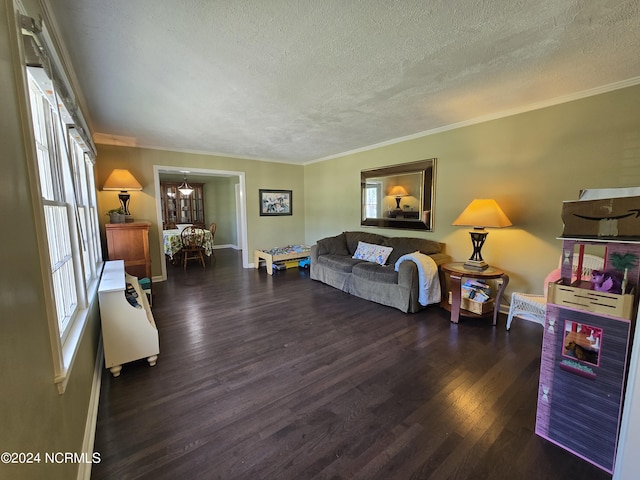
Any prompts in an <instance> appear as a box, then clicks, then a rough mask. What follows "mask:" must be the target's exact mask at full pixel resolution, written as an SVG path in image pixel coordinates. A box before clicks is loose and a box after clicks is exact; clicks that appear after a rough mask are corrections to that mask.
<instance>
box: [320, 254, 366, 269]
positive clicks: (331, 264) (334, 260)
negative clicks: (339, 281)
mask: <svg viewBox="0 0 640 480" xmlns="http://www.w3.org/2000/svg"><path fill="white" fill-rule="evenodd" d="M359 263H366V262H363V261H362V260H357V259H355V258H351V257H350V256H348V255H320V256H319V257H318V265H321V266H323V267H326V268H330V269H331V270H336V271H338V272H346V273H349V272H351V269H352V268H353V266H354V265H357V264H359Z"/></svg>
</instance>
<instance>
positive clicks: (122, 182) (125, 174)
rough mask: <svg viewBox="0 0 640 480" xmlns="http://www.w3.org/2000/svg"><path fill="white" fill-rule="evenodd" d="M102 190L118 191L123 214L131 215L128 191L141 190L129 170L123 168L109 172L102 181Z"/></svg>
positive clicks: (140, 186)
mask: <svg viewBox="0 0 640 480" xmlns="http://www.w3.org/2000/svg"><path fill="white" fill-rule="evenodd" d="M102 190H106V191H110V190H112V191H119V192H120V193H119V194H118V199H119V200H120V205H121V208H122V210H123V211H124V214H125V215H127V216H129V217H131V213H129V198H130V195H129V193H128V191H130V190H132V191H140V190H142V185H140V183H139V182H138V181H137V180H136V179H135V177H134V176H133V175H131V172H129V170H126V169H124V168H116V169H114V170H113V172H111V174H110V175H109V176H108V177H107V180H106V181H105V182H104V186H103V187H102Z"/></svg>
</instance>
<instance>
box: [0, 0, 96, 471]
mask: <svg viewBox="0 0 640 480" xmlns="http://www.w3.org/2000/svg"><path fill="white" fill-rule="evenodd" d="M23 3H24V4H25V7H26V8H27V11H28V12H29V14H30V15H32V16H34V17H37V16H38V15H39V10H38V2H29V1H24V2H23ZM14 22H15V18H14V16H13V7H12V2H10V1H5V2H3V3H2V8H0V90H1V91H2V98H3V100H2V109H0V145H1V151H2V154H1V155H0V170H1V171H2V175H0V202H2V205H4V206H5V207H4V208H2V209H0V220H1V222H2V225H3V227H4V228H5V233H6V235H3V239H2V248H0V265H2V275H0V298H1V300H0V365H2V368H1V369H0V385H2V393H0V452H34V453H35V452H39V453H40V454H41V455H42V456H43V458H44V454H45V452H77V453H81V451H82V442H83V436H84V430H85V422H86V420H87V412H88V408H89V400H90V395H91V386H92V380H93V368H94V364H95V359H96V353H97V345H98V334H99V328H100V326H99V325H100V324H99V319H98V312H97V301H96V302H95V303H94V304H93V306H92V310H91V314H90V318H89V323H88V326H87V329H86V330H85V334H84V336H83V338H82V340H81V343H80V347H79V350H78V353H77V357H76V360H75V363H74V366H73V370H72V371H71V373H70V378H69V383H68V385H67V388H66V391H65V393H64V394H62V395H60V394H58V390H57V387H56V385H55V383H54V369H53V359H52V353H51V343H50V337H49V328H48V323H47V317H46V311H45V306H44V299H45V297H46V295H47V294H48V292H47V291H46V287H45V285H44V282H43V276H42V275H43V274H42V269H41V264H44V265H46V264H47V262H48V259H47V258H43V257H41V256H40V252H39V249H38V242H37V238H36V228H37V225H38V220H37V219H36V216H35V215H34V204H33V200H32V197H31V188H30V182H29V171H28V166H27V165H28V160H27V154H26V151H25V145H26V143H25V139H24V137H23V133H22V132H23V126H24V124H23V123H22V119H21V115H20V102H22V103H23V105H22V106H24V98H23V97H24V93H23V88H22V85H21V83H18V82H22V81H23V80H22V78H17V77H16V75H15V72H14V71H15V70H16V68H17V69H18V70H19V67H17V64H16V63H15V62H17V60H15V58H13V57H12V51H11V49H10V45H11V44H12V43H15V42H14V40H15V32H14V30H13V27H12V25H13V24H14ZM10 25H11V28H10ZM94 300H95V299H94ZM77 471H78V464H73V463H67V464H60V465H53V464H46V463H45V462H44V459H43V461H42V462H41V463H39V464H30V465H14V464H9V465H8V464H4V463H0V478H3V479H4V478H7V479H9V478H11V479H43V478H46V479H49V480H56V479H59V480H68V479H70V478H75V477H76V474H77Z"/></svg>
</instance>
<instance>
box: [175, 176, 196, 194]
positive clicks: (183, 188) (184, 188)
mask: <svg viewBox="0 0 640 480" xmlns="http://www.w3.org/2000/svg"><path fill="white" fill-rule="evenodd" d="M183 173H184V182H182V183H181V184H180V186H179V187H178V191H179V192H180V193H181V194H182V195H186V196H187V197H188V196H189V195H191V194H192V193H193V187H192V186H191V185H189V183H187V173H189V172H183Z"/></svg>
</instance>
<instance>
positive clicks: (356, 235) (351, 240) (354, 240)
mask: <svg viewBox="0 0 640 480" xmlns="http://www.w3.org/2000/svg"><path fill="white" fill-rule="evenodd" d="M344 235H345V238H346V239H347V249H348V250H349V255H353V254H354V253H356V250H357V249H358V242H365V243H373V244H375V245H384V241H385V239H386V238H387V237H384V236H382V235H378V234H377V233H369V232H344Z"/></svg>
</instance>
